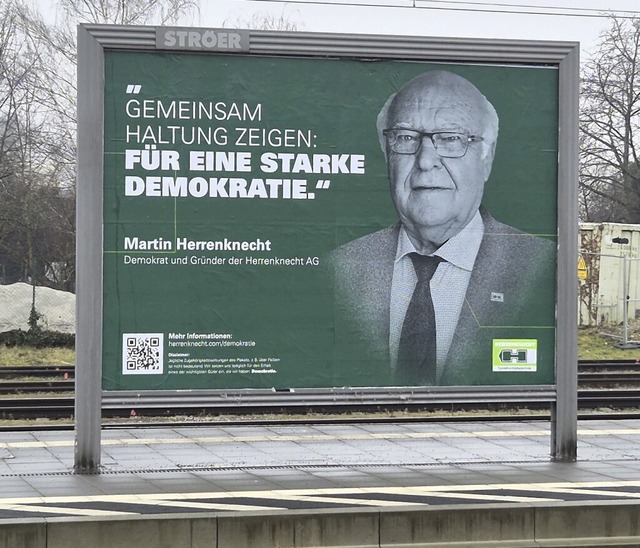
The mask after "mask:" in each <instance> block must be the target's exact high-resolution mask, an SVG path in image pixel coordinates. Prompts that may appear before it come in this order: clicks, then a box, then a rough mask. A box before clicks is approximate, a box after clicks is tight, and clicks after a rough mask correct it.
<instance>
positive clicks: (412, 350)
mask: <svg viewBox="0 0 640 548" xmlns="http://www.w3.org/2000/svg"><path fill="white" fill-rule="evenodd" d="M409 257H410V258H411V261H412V262H413V268H414V269H415V271H416V275H417V276H418V281H417V283H416V287H415V289H414V290H413V295H412V296H411V302H410V303H409V307H408V308H407V314H406V315H405V317H404V324H403V325H402V334H401V335H400V345H399V347H398V363H397V369H396V372H397V376H398V381H399V382H400V383H402V384H407V385H416V384H427V385H430V384H431V385H432V384H434V383H435V380H436V318H435V312H434V309H433V301H432V300H431V288H430V287H429V283H430V282H431V278H432V277H433V274H434V273H435V271H436V269H437V268H438V264H439V263H440V261H442V259H441V258H440V257H428V256H426V255H419V254H418V253H410V254H409Z"/></svg>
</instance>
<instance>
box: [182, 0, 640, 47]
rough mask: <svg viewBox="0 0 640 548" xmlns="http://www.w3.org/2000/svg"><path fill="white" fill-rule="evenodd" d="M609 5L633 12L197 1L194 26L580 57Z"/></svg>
mask: <svg viewBox="0 0 640 548" xmlns="http://www.w3.org/2000/svg"><path fill="white" fill-rule="evenodd" d="M358 4H360V5H358ZM376 4H377V5H376ZM414 5H415V7H414ZM610 10H617V12H618V13H617V14H618V15H619V16H622V15H625V13H621V12H622V11H623V10H630V12H631V13H633V14H635V15H636V16H639V17H640V3H639V2H638V1H637V0H579V1H576V0H495V1H490V0H472V1H469V2H462V1H460V0H455V1H454V0H452V1H444V0H323V1H317V0H298V1H287V2H285V1H282V0H201V14H200V20H199V21H196V22H195V24H196V25H197V26H203V27H214V28H215V27H220V26H225V27H233V26H235V27H244V28H247V27H248V25H249V23H250V21H251V20H252V19H253V18H254V17H255V16H257V17H258V18H260V17H263V16H264V15H270V16H272V17H276V18H280V17H283V18H284V19H286V20H287V21H288V22H291V23H293V24H295V26H296V28H297V30H299V31H308V32H334V33H357V34H385V35H412V36H432V37H465V38H499V39H516V40H561V41H577V42H580V43H581V50H582V55H583V56H584V55H586V54H588V53H589V52H590V51H593V49H594V47H595V46H596V45H597V43H598V40H599V36H600V34H601V32H602V31H603V30H605V29H606V28H607V27H608V26H609V24H610V21H609V20H608V18H607V16H606V14H607V13H609V12H610ZM507 12H510V13H507ZM514 12H519V13H514ZM540 12H543V13H546V14H547V15H541V14H538V13H540ZM627 15H628V13H627Z"/></svg>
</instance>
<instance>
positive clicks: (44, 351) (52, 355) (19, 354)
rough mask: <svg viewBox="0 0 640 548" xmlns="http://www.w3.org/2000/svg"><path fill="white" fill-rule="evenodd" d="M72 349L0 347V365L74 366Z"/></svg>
mask: <svg viewBox="0 0 640 548" xmlns="http://www.w3.org/2000/svg"><path fill="white" fill-rule="evenodd" d="M75 363H76V353H75V350H74V349H73V348H35V347H33V346H4V345H0V365H74V364H75Z"/></svg>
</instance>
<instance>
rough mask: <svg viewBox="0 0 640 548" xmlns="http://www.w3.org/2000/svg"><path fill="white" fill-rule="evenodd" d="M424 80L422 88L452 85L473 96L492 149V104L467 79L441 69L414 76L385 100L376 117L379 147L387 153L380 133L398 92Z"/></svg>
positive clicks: (494, 115) (496, 122)
mask: <svg viewBox="0 0 640 548" xmlns="http://www.w3.org/2000/svg"><path fill="white" fill-rule="evenodd" d="M423 80H424V86H423V87H424V88H425V89H428V88H430V87H433V88H437V87H439V86H440V87H443V88H444V87H445V85H447V86H451V85H454V86H456V87H459V88H461V89H464V91H465V92H466V93H468V94H469V95H470V96H471V97H474V98H475V100H476V102H477V107H478V108H479V109H480V110H481V112H482V115H483V118H484V120H485V132H484V135H483V137H484V142H485V143H486V144H487V145H489V146H490V147H491V148H492V149H493V148H494V147H495V143H496V141H497V140H498V127H499V119H498V113H497V112H496V109H495V108H494V107H493V105H492V104H491V103H490V102H489V100H488V99H487V98H486V97H485V96H484V95H483V94H482V93H481V92H480V90H479V89H478V88H477V87H476V86H474V85H473V84H472V83H471V82H469V80H467V79H466V78H463V77H462V76H459V75H457V74H455V73H453V72H448V71H443V70H435V71H429V72H423V73H422V74H420V75H418V76H416V77H415V78H413V79H412V80H409V82H407V83H406V84H405V85H404V86H402V87H401V88H400V89H399V90H398V91H397V92H396V93H394V94H393V95H391V96H390V97H389V98H388V99H387V100H386V102H385V104H384V106H383V107H382V110H380V113H379V114H378V118H377V120H376V127H377V130H378V139H379V141H380V148H382V151H383V152H384V153H385V156H386V154H387V147H386V140H385V137H384V135H383V134H382V132H383V130H385V129H388V128H389V127H390V126H389V123H390V121H389V112H390V110H391V107H392V106H393V104H394V102H395V99H396V97H397V96H398V94H399V93H401V92H402V91H403V90H404V89H405V88H406V87H408V86H415V85H418V84H420V83H421V82H422V81H423Z"/></svg>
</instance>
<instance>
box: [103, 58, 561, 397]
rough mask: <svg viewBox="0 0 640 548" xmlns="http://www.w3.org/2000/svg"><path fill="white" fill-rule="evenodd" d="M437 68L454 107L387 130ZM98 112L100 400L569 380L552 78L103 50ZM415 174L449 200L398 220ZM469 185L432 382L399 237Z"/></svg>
mask: <svg viewBox="0 0 640 548" xmlns="http://www.w3.org/2000/svg"><path fill="white" fill-rule="evenodd" d="M434 71H438V72H439V73H443V72H444V73H446V74H445V75H444V76H438V77H437V78H435V80H437V81H438V85H440V86H441V87H442V86H444V88H443V89H447V88H446V87H447V86H449V88H451V89H449V91H447V92H446V93H444V92H443V90H440V91H439V96H438V97H439V98H435V99H434V97H433V96H432V95H428V94H425V95H419V94H416V93H414V92H411V93H410V92H403V93H404V94H399V96H398V97H400V95H402V101H403V102H402V104H401V103H400V101H399V100H398V101H397V102H396V103H393V102H392V103H391V104H390V110H388V111H387V114H386V115H385V117H384V119H383V120H382V119H381V120H382V121H381V122H380V124H382V125H385V124H386V126H385V127H384V128H382V127H379V128H377V127H376V124H377V120H378V114H379V113H380V111H381V109H382V108H383V106H384V105H385V103H386V102H387V100H388V99H389V97H390V96H391V95H392V94H394V93H396V92H397V91H398V90H399V89H401V88H403V86H405V84H406V83H407V82H410V81H411V80H412V79H413V78H415V77H417V76H419V75H423V74H424V73H433V72H434ZM449 75H455V77H451V76H449ZM463 80H464V81H465V82H467V81H468V82H470V83H472V84H473V86H475V87H476V88H477V90H479V92H480V93H481V94H482V95H483V96H484V97H485V98H486V99H485V100H486V102H488V103H489V104H491V105H493V108H494V109H495V118H496V120H499V132H498V136H497V141H496V139H495V138H493V137H492V135H493V134H492V131H493V130H490V129H487V128H486V127H485V128H484V130H486V131H481V130H476V128H475V127H471V126H473V125H474V124H475V123H476V122H477V120H475V118H474V116H476V115H475V114H472V115H468V116H467V115H460V114H459V113H460V112H467V111H470V112H477V108H481V109H484V108H485V107H484V106H482V105H484V102H483V101H484V100H483V101H480V100H479V99H478V101H480V103H482V105H481V106H480V107H478V105H476V104H475V101H476V99H477V98H474V97H475V95H473V94H474V93H475V92H473V93H472V94H471V95H469V97H472V99H469V100H467V99H468V97H467V98H466V99H465V93H467V92H465V91H464V90H465V89H466V88H465V86H466V84H464V83H460V82H462V81H463ZM418 81H419V82H421V80H420V78H419V80H418ZM425 81H431V77H428V78H427V79H426V80H425ZM447 82H448V83H447ZM451 82H453V84H451ZM420 85H422V84H420ZM416 86H417V84H416ZM451 86H453V87H451ZM414 87H415V86H414ZM407 89H408V88H407ZM461 90H462V91H461ZM420 93H423V92H422V91H421V92H420ZM429 93H431V92H429ZM432 101H433V102H432ZM438 101H440V103H438ZM443 101H444V102H443ZM408 105H413V106H412V107H411V109H409V106H408ZM416 105H417V106H416ZM434 105H435V106H434ZM414 107H415V108H414ZM423 107H424V110H421V109H423ZM454 107H455V108H454ZM416 109H417V110H416ZM460 109H462V110H460ZM450 111H451V112H453V111H455V114H453V115H452V114H451V112H450ZM483 112H484V111H483ZM416 113H417V114H416ZM104 114H105V116H104V128H105V129H104V166H105V167H104V241H103V273H104V274H103V276H104V282H103V287H104V295H103V299H104V313H103V314H104V316H103V388H104V389H105V390H176V389H235V388H238V389H242V388H249V389H251V388H262V389H264V388H267V389H271V388H273V389H276V390H279V389H295V388H314V387H319V388H331V387H343V386H349V387H367V386H370V387H383V386H404V385H425V384H427V385H432V384H434V385H449V386H468V385H527V384H552V383H553V382H554V378H555V377H554V353H555V348H554V344H555V343H554V341H555V302H556V295H555V287H556V283H555V280H556V270H555V242H556V227H557V218H556V217H557V169H558V165H557V157H558V143H557V134H558V72H557V69H555V68H550V67H526V66H506V65H500V66H490V65H463V64H458V65H456V64H433V63H431V64H429V63H423V62H400V61H369V60H348V59H331V58H322V59H321V58H301V57H264V56H251V55H210V54H209V55H203V54H196V53H165V52H157V53H150V52H128V51H109V50H107V51H105V113H104ZM465 116H466V117H465ZM487 116H489V115H487ZM491 116H493V114H491ZM491 116H489V117H491ZM483 120H484V114H483ZM380 124H379V125H380ZM496 124H498V122H497V121H496ZM378 129H384V130H385V132H386V133H385V134H381V133H380V132H379V131H378ZM496 131H497V129H496ZM494 133H495V132H494ZM494 137H495V136H494ZM494 141H495V142H494ZM487 158H488V160H487ZM419 162H424V163H425V164H428V165H425V166H422V167H420V168H417V167H416V166H417V165H418V163H419ZM473 162H475V164H473ZM411 166H413V167H411ZM483 166H488V168H487V169H486V170H485V168H484V167H483ZM489 168H490V169H489ZM417 169H419V170H421V171H423V172H424V173H426V172H427V171H429V170H432V171H434V173H437V174H438V175H437V176H438V177H439V178H440V179H441V180H442V181H444V180H445V178H447V180H450V181H453V182H452V183H451V188H444V186H445V183H438V184H439V185H440V186H438V187H437V188H436V187H431V188H428V189H427V188H420V189H418V190H415V189H413V190H415V192H413V194H411V195H410V197H409V198H408V199H407V203H404V202H403V199H404V195H403V194H402V192H403V191H402V189H401V188H400V185H401V183H400V182H399V181H400V180H402V181H403V183H402V184H409V183H408V182H407V181H409V180H410V176H409V175H406V176H405V175H403V173H405V171H403V170H406V173H409V171H411V170H414V171H415V170H417ZM463 169H464V170H467V172H468V173H469V177H466V178H465V179H464V180H465V181H466V180H467V179H469V180H470V181H472V182H473V181H476V183H474V184H476V186H475V187H474V188H475V190H473V192H472V194H471V198H469V200H470V202H469V203H471V206H467V205H465V204H466V202H464V200H466V199H467V198H464V200H463V204H462V205H460V206H458V205H456V208H458V209H456V212H458V211H466V209H469V210H470V211H471V212H472V213H473V219H472V220H469V219H466V218H465V220H464V222H462V221H461V222H460V223H458V221H455V222H454V221H449V220H448V219H444V220H443V221H438V223H439V226H445V225H446V226H447V227H449V226H451V225H452V223H453V224H460V225H461V226H464V228H465V231H458V230H455V231H452V232H451V234H450V233H449V232H447V233H446V234H445V235H444V236H442V237H441V238H440V240H442V241H439V245H440V247H438V248H437V249H436V250H435V251H434V250H433V249H431V250H428V251H429V252H430V253H431V252H434V253H436V254H437V253H440V254H441V255H443V256H444V257H439V258H438V261H440V264H439V265H438V266H437V269H436V272H435V274H434V275H433V278H432V279H431V281H430V282H428V284H430V285H431V288H432V289H431V292H432V297H431V298H432V300H433V302H434V308H435V331H436V335H435V336H436V341H437V343H436V345H435V347H433V348H434V349H433V350H432V352H433V356H431V357H430V358H429V359H430V360H431V362H432V365H431V366H430V367H431V369H430V373H429V375H425V374H423V373H422V372H421V370H420V371H418V369H419V368H414V369H415V370H414V369H411V366H407V367H408V368H407V367H405V365H404V363H405V361H404V359H405V358H404V355H405V352H406V350H405V348H406V346H405V345H406V338H405V333H404V322H405V321H406V317H407V316H408V315H409V312H408V310H409V309H410V308H411V307H412V306H413V305H412V304H411V301H412V300H413V299H414V297H413V295H412V291H414V288H411V289H407V288H408V287H409V285H410V284H411V283H412V284H414V285H416V281H415V277H416V275H415V274H413V267H407V264H409V263H408V262H407V261H408V259H406V257H405V258H402V257H398V255H397V254H398V249H400V247H399V245H400V244H399V243H398V242H399V238H401V237H403V236H402V234H404V235H405V236H404V237H406V238H408V241H411V242H413V243H414V244H415V238H414V236H415V234H414V232H413V228H415V226H416V225H415V223H413V224H412V223H411V222H410V221H407V220H406V219H405V222H404V223H402V226H403V227H404V226H405V225H406V230H405V229H403V230H405V231H404V232H402V231H400V229H399V227H400V224H399V219H401V220H402V219H403V215H404V214H405V213H406V212H408V213H406V214H407V216H408V217H409V218H412V217H413V216H414V214H415V216H418V215H422V213H424V215H425V217H426V218H427V219H429V222H432V221H433V222H435V221H434V219H439V216H441V215H442V216H444V215H445V213H446V211H447V207H448V205H444V204H445V202H444V201H443V202H441V201H440V200H443V199H444V198H441V195H444V194H445V193H446V192H449V191H450V190H451V191H452V190H453V189H454V187H460V188H457V189H456V191H457V190H463V189H462V188H461V187H462V186H463V184H466V183H463V182H462V179H460V177H459V176H458V171H460V170H463ZM489 171H490V174H489V173H488V172H489ZM411 177H413V176H411ZM390 178H391V179H392V180H394V181H396V183H395V186H394V185H390ZM426 178H427V176H426V175H425V176H424V179H425V180H426ZM485 179H488V180H487V181H486V183H485ZM456 181H458V182H456ZM412 184H413V183H412ZM415 184H417V183H415ZM424 184H425V185H426V184H427V183H424ZM447 184H448V183H447ZM478 189H479V190H478ZM390 190H391V192H390ZM394 192H395V193H396V194H394ZM407 192H409V191H407ZM418 192H420V193H421V196H423V195H425V194H427V193H429V195H430V197H429V198H428V199H426V200H427V201H428V203H429V204H432V203H436V204H440V203H442V204H443V205H442V207H440V206H438V207H433V206H432V205H428V206H424V208H426V209H425V211H426V212H423V209H424V208H423V209H421V208H422V206H420V204H421V203H422V202H421V200H423V198H422V197H417V194H418ZM407 195H409V194H407ZM436 195H437V196H438V197H437V198H433V196H436ZM467 195H469V194H467ZM476 198H477V201H481V204H482V205H481V206H480V208H479V209H478V207H476V205H477V204H476ZM425 203H426V202H425ZM405 208H406V209H405ZM418 210H419V211H418ZM427 210H428V211H427ZM421 212H422V213H421ZM476 213H477V214H476ZM456 215H457V217H460V216H461V214H459V213H455V215H454V214H452V217H451V218H452V219H453V218H456V219H457V217H456ZM469 217H471V216H469ZM467 221H468V222H467ZM447 230H448V229H447ZM456 242H457V243H456ZM454 244H455V245H454ZM383 248H384V251H383ZM387 248H388V249H387ZM408 256H409V255H407V257H408ZM402 261H404V263H403V262H402ZM402 264H404V266H402ZM415 268H416V270H415V272H417V271H418V270H417V267H415ZM402 269H404V270H402ZM412 276H413V277H414V279H413V281H411V280H412V278H411V277H412ZM452 280H453V281H452ZM415 298H416V299H417V296H416V297H415ZM418 308H420V309H421V307H418ZM426 323H428V321H427V320H420V324H421V325H423V324H426ZM418 338H420V339H421V340H424V336H423V335H420V336H419V337H418ZM494 340H507V341H510V340H514V341H516V342H517V341H518V340H526V341H535V348H536V349H537V353H536V362H535V367H518V366H517V363H516V365H511V366H504V367H503V366H501V365H500V364H499V365H496V359H497V358H496V357H495V352H496V351H495V348H494V342H493V341H494ZM532 344H533V343H532ZM432 346H433V345H432ZM516 346H517V345H516ZM518 348H519V347H518ZM509 349H510V347H509ZM516 350H517V348H516ZM430 352H431V351H430ZM505 356H506V354H505ZM516 357H517V356H516ZM420 359H422V358H420ZM425 360H426V358H425ZM505 360H506V358H505ZM507 361H509V360H507ZM509 363H511V362H509ZM526 363H529V362H526Z"/></svg>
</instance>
